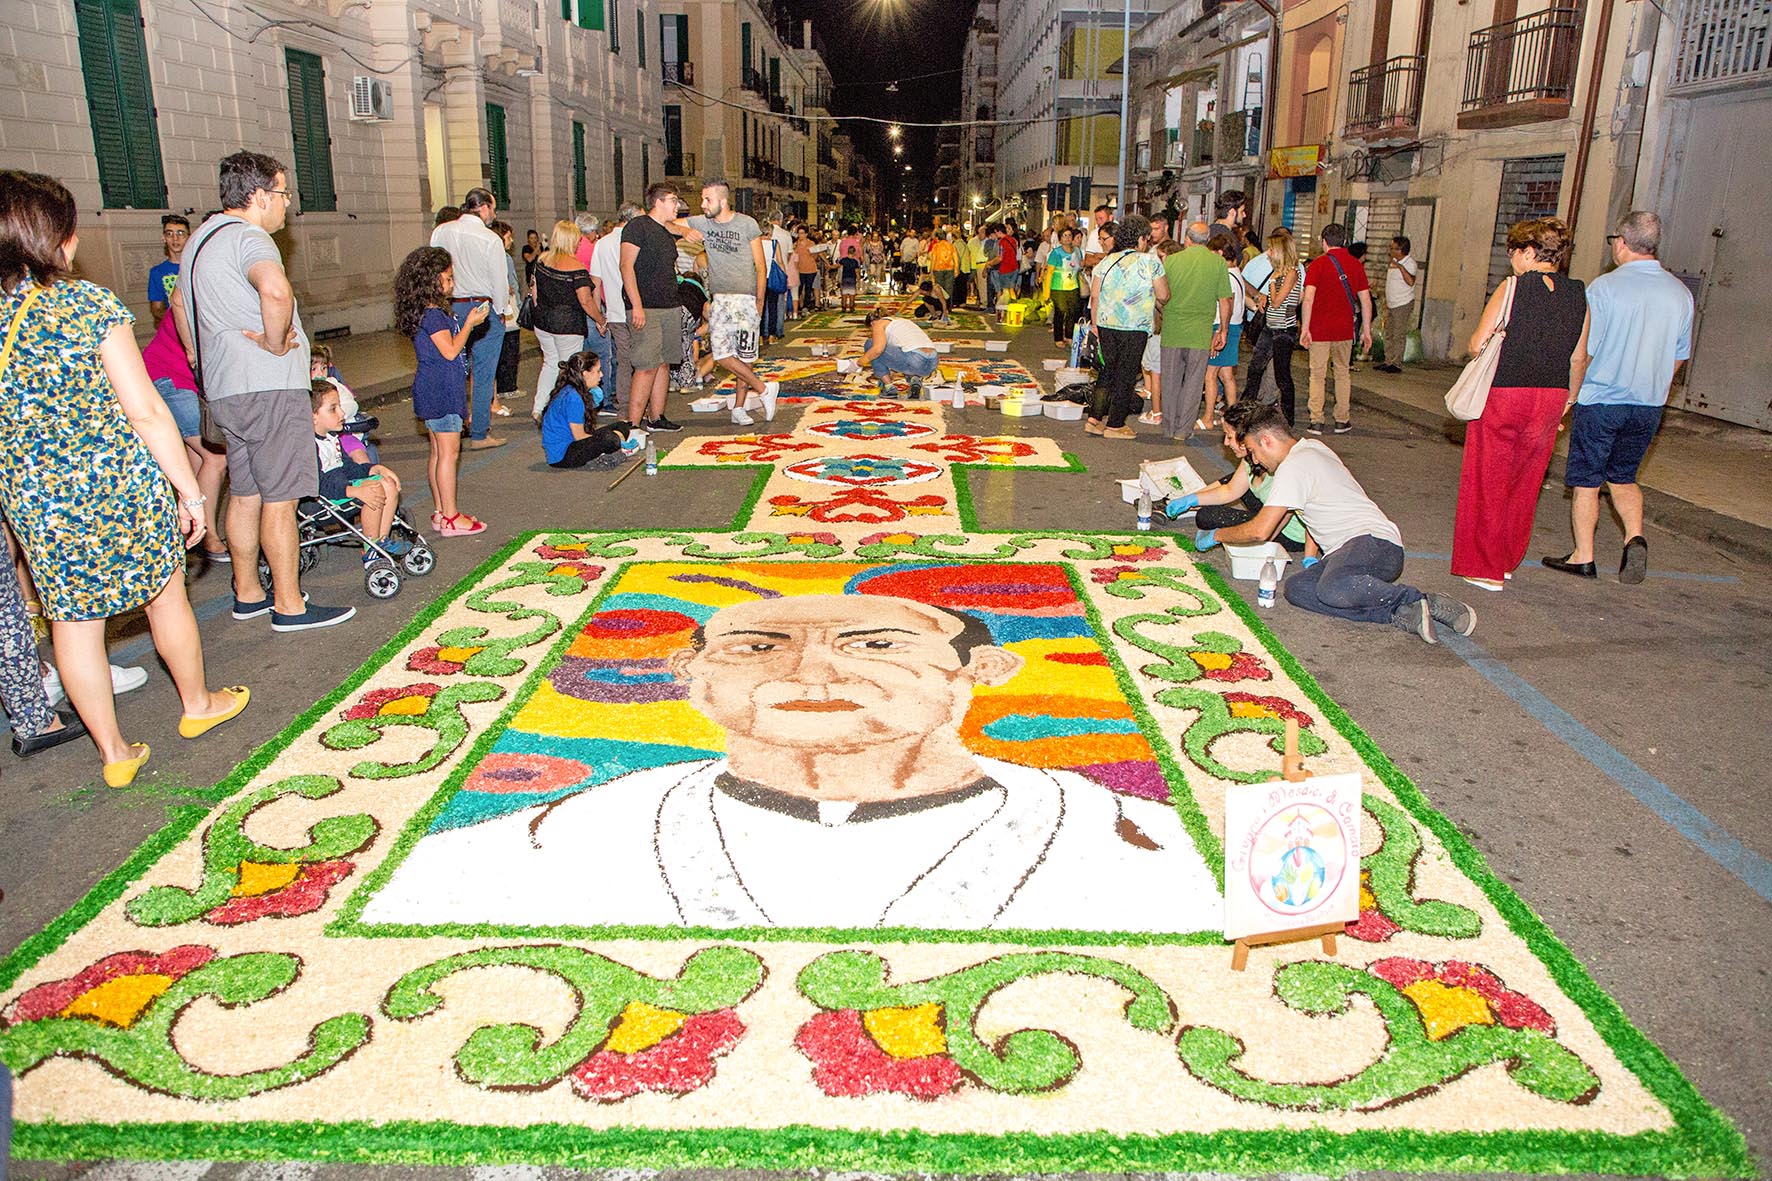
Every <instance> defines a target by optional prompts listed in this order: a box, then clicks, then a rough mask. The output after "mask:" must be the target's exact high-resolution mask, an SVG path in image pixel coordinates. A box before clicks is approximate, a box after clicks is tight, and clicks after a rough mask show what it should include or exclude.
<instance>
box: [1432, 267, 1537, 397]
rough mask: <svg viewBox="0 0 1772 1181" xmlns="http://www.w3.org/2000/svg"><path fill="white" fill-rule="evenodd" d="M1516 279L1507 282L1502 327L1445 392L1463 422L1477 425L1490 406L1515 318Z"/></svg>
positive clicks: (1490, 337)
mask: <svg viewBox="0 0 1772 1181" xmlns="http://www.w3.org/2000/svg"><path fill="white" fill-rule="evenodd" d="M1519 282H1520V281H1519V280H1518V279H1517V278H1510V279H1508V281H1507V303H1506V304H1505V305H1503V307H1502V309H1501V323H1499V324H1497V325H1496V326H1495V331H1494V332H1491V333H1490V334H1489V339H1488V340H1485V341H1484V342H1483V347H1482V348H1480V349H1478V350H1477V355H1476V356H1474V357H1472V358H1471V359H1470V361H1469V362H1467V363H1466V364H1465V367H1464V372H1463V373H1460V374H1459V375H1458V380H1457V381H1455V382H1453V383H1452V388H1451V389H1449V390H1447V391H1446V411H1447V413H1449V414H1451V415H1452V417H1453V418H1456V419H1458V420H1459V421H1461V422H1474V421H1476V420H1477V419H1479V418H1481V417H1483V407H1484V406H1486V405H1488V404H1489V388H1490V387H1491V386H1493V385H1494V384H1495V367H1496V366H1497V365H1499V364H1500V363H1501V342H1502V341H1503V340H1505V339H1506V338H1507V322H1508V321H1509V320H1510V319H1512V318H1513V314H1514V289H1515V288H1516V287H1518V286H1519Z"/></svg>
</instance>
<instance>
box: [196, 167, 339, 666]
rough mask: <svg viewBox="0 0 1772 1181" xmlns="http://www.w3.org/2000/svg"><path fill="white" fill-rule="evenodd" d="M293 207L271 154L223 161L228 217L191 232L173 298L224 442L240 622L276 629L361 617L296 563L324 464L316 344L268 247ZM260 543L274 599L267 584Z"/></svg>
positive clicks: (223, 215)
mask: <svg viewBox="0 0 1772 1181" xmlns="http://www.w3.org/2000/svg"><path fill="white" fill-rule="evenodd" d="M291 200H292V195H291V193H290V191H289V172H288V170H287V169H286V168H284V166H283V165H282V164H281V163H279V162H278V161H276V160H274V159H272V158H271V157H270V156H265V155H261V154H259V153H257V152H235V153H234V154H233V155H232V156H229V157H228V158H227V159H225V160H223V161H222V162H221V205H222V212H221V213H219V214H217V215H215V216H214V217H211V218H209V219H207V220H206V221H204V223H203V224H202V225H201V226H199V227H198V229H197V232H196V233H195V234H193V235H192V236H191V240H190V243H189V244H188V245H187V246H186V247H185V254H184V259H183V261H182V263H181V264H180V270H181V272H182V273H181V280H182V281H181V282H180V283H179V284H178V286H177V287H175V288H174V289H173V292H172V313H173V315H174V316H175V317H176V323H177V327H178V334H179V338H180V339H181V340H182V341H183V342H184V346H185V349H186V351H187V352H188V353H191V354H192V355H193V356H194V358H195V361H196V364H195V365H194V366H193V370H194V372H195V373H196V376H197V380H198V382H199V383H200V384H201V386H202V392H203V397H204V400H205V401H206V402H207V403H208V405H209V413H210V416H211V417H212V418H213V419H214V422H215V425H216V427H218V428H220V430H221V433H222V436H223V438H224V439H225V440H226V442H227V449H228V478H229V481H230V483H231V484H232V491H231V494H230V496H229V498H228V512H227V527H228V555H229V560H230V561H231V562H232V563H233V567H234V618H235V619H256V618H258V617H259V616H261V615H269V616H270V617H271V629H272V630H273V631H279V632H294V631H308V630H310V629H312V628H317V627H331V626H332V625H333V624H337V623H343V622H344V621H345V620H347V619H350V618H351V617H352V616H353V615H355V614H356V613H357V610H356V608H355V607H320V606H316V605H313V604H309V603H307V602H305V601H304V600H303V597H302V591H301V580H300V571H299V569H298V566H297V559H298V557H299V549H298V545H297V538H296V523H295V508H296V503H297V502H298V501H300V500H301V499H302V498H303V497H308V496H318V495H319V493H320V468H319V461H318V457H317V456H316V454H315V452H314V443H313V438H314V434H313V431H314V418H313V407H312V405H311V403H310V400H309V392H308V391H309V386H310V384H311V383H310V381H309V377H308V359H309V350H308V338H307V334H306V333H304V332H303V331H302V326H301V317H300V316H298V315H297V314H296V310H295V292H294V290H293V289H292V288H291V287H290V285H289V276H288V275H286V274H285V273H284V272H283V256H282V255H281V254H280V253H279V252H278V250H277V244H276V243H275V242H273V241H272V240H271V235H272V234H273V233H275V232H276V231H278V230H280V229H282V228H283V225H284V222H285V221H286V220H287V219H288V216H289V205H290V202H291ZM261 546H262V549H263V552H264V556H265V560H266V561H267V562H268V563H269V564H270V567H271V594H270V595H266V594H265V593H264V591H263V590H262V589H261V588H260V586H259V582H258V558H259V552H260V549H261Z"/></svg>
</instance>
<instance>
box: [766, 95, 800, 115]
mask: <svg viewBox="0 0 1772 1181" xmlns="http://www.w3.org/2000/svg"><path fill="white" fill-rule="evenodd" d="M769 109H770V110H771V111H774V112H775V113H776V114H777V115H791V114H793V113H794V108H793V107H792V106H790V105H789V104H788V100H787V99H785V98H783V97H782V96H781V95H779V94H772V95H770V96H769Z"/></svg>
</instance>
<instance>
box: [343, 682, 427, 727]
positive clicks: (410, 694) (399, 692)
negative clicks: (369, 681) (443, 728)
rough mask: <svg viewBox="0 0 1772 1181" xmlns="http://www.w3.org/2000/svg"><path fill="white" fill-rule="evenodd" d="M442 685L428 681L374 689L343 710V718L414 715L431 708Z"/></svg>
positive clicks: (347, 719)
mask: <svg viewBox="0 0 1772 1181" xmlns="http://www.w3.org/2000/svg"><path fill="white" fill-rule="evenodd" d="M441 691H442V687H441V686H439V685H435V684H432V683H431V682H429V681H420V682H419V683H417V684H415V685H400V686H397V687H395V688H392V689H375V690H372V691H371V692H368V693H365V694H364V695H363V698H362V700H360V701H358V702H357V704H356V705H353V706H352V707H351V708H350V709H348V710H346V711H345V720H346V721H351V722H360V721H364V720H367V719H369V718H373V717H379V716H380V715H382V714H390V715H392V714H410V715H412V716H414V717H416V716H418V715H419V714H422V713H425V712H426V711H427V710H429V709H430V708H431V699H432V698H434V697H435V696H437V694H438V693H440V692H441Z"/></svg>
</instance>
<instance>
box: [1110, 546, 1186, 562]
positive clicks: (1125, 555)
mask: <svg viewBox="0 0 1772 1181" xmlns="http://www.w3.org/2000/svg"><path fill="white" fill-rule="evenodd" d="M1172 553H1173V551H1172V550H1168V549H1165V548H1164V547H1163V546H1160V545H1140V544H1139V543H1137V542H1132V541H1123V542H1120V543H1119V544H1117V545H1115V546H1114V557H1116V558H1118V559H1120V561H1122V562H1160V561H1162V560H1163V559H1164V558H1166V557H1169V556H1171V554H1172Z"/></svg>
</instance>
